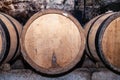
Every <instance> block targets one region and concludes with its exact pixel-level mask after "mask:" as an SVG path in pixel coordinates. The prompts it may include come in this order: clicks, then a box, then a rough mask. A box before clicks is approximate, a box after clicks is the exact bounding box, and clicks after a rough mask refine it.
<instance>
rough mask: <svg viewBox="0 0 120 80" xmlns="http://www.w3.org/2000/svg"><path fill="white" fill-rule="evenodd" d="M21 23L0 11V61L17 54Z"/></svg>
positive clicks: (10, 58)
mask: <svg viewBox="0 0 120 80" xmlns="http://www.w3.org/2000/svg"><path fill="white" fill-rule="evenodd" d="M21 30H22V27H21V25H20V24H19V23H18V22H17V21H16V20H15V19H13V18H12V17H10V16H8V15H6V14H3V13H0V63H1V64H2V63H6V62H9V61H11V60H12V59H13V58H15V57H16V55H18V54H19V52H18V51H19V48H20V44H19V37H20V33H21Z"/></svg>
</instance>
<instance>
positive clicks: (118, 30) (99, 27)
mask: <svg viewBox="0 0 120 80" xmlns="http://www.w3.org/2000/svg"><path fill="white" fill-rule="evenodd" d="M90 26H91V27H90ZM85 31H86V36H87V42H86V43H87V45H86V48H87V52H88V54H89V56H90V57H91V58H94V60H96V61H100V60H102V62H103V63H104V64H105V65H106V67H108V68H109V69H111V70H112V71H114V72H116V73H120V58H119V57H120V52H119V50H120V40H119V39H120V37H119V35H120V13H119V12H118V13H116V12H112V13H107V14H104V15H100V16H97V17H96V18H94V19H92V21H90V22H88V23H87V24H86V26H85ZM91 55H92V56H91Z"/></svg>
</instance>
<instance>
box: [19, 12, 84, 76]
mask: <svg viewBox="0 0 120 80" xmlns="http://www.w3.org/2000/svg"><path fill="white" fill-rule="evenodd" d="M83 33H84V31H83V29H82V27H81V25H80V24H79V22H78V21H77V20H76V19H75V18H73V17H72V16H71V15H70V14H68V13H66V12H64V11H60V10H44V11H41V12H38V13H36V14H35V15H34V16H32V17H31V19H30V20H29V21H28V22H27V24H26V25H25V27H24V29H23V33H22V37H21V46H22V53H23V56H24V58H25V60H26V61H27V62H28V63H29V64H30V65H31V66H32V67H33V68H34V69H35V70H37V71H39V72H42V73H45V74H60V73H63V72H66V71H68V70H70V69H71V68H73V67H74V66H75V65H76V64H77V63H78V62H79V61H80V60H81V58H82V55H83V50H84V47H85V37H84V34H83Z"/></svg>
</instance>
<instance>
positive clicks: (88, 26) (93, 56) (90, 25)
mask: <svg viewBox="0 0 120 80" xmlns="http://www.w3.org/2000/svg"><path fill="white" fill-rule="evenodd" d="M112 14H114V13H113V12H110V13H105V14H102V15H99V16H97V17H95V18H93V19H92V20H91V21H89V22H88V23H87V24H86V25H85V33H86V39H87V40H86V52H87V55H88V57H89V58H90V59H92V60H93V61H94V62H99V61H100V59H99V57H98V54H97V52H96V53H94V54H93V52H92V51H91V50H90V49H91V46H90V44H89V43H90V42H89V41H91V38H90V35H91V36H92V34H90V33H91V29H93V27H94V25H95V24H96V22H97V21H99V19H101V18H102V17H104V16H106V15H112ZM103 21H104V20H103ZM101 22H102V21H101ZM98 27H99V26H98ZM91 42H95V41H91ZM93 47H94V48H95V45H94V46H93Z"/></svg>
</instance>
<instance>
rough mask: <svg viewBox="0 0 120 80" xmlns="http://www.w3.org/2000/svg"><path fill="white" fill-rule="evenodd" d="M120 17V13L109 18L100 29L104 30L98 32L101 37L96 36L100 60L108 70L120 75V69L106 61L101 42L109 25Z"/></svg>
mask: <svg viewBox="0 0 120 80" xmlns="http://www.w3.org/2000/svg"><path fill="white" fill-rule="evenodd" d="M118 17H120V13H119V12H117V13H115V14H113V15H111V16H110V17H109V18H107V19H106V20H105V22H104V23H102V24H101V26H100V27H103V28H101V30H100V31H98V32H97V35H99V36H96V45H95V46H96V48H97V49H96V50H97V53H98V56H99V58H100V60H101V61H102V62H103V63H104V65H105V66H106V67H107V68H108V69H110V70H111V71H113V72H115V73H117V74H120V68H117V67H115V66H114V64H112V63H111V62H109V61H108V60H107V59H106V57H105V56H104V53H103V50H102V49H101V48H100V47H101V46H102V42H101V41H102V36H103V34H104V32H105V30H106V28H107V26H108V25H109V23H111V22H112V21H113V20H115V19H117V18H118ZM97 38H98V39H97ZM98 44H99V45H98Z"/></svg>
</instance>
